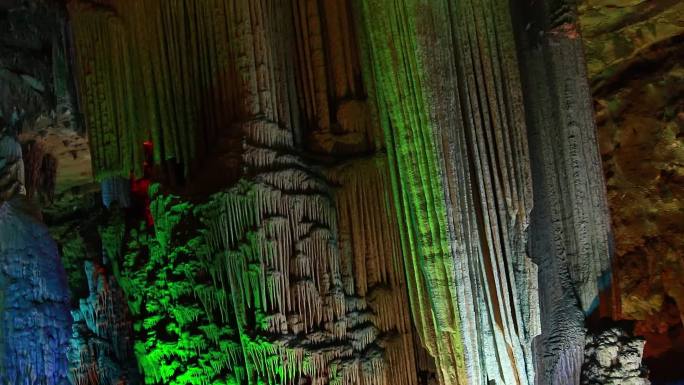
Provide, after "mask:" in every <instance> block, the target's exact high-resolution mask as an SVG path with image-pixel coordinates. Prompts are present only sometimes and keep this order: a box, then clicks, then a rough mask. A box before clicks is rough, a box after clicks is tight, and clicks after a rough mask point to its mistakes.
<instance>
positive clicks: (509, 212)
mask: <svg viewBox="0 0 684 385" xmlns="http://www.w3.org/2000/svg"><path fill="white" fill-rule="evenodd" d="M520 3H521V4H518V2H516V1H514V2H511V1H509V0H481V1H474V0H459V1H457V2H456V1H448V0H432V1H425V0H397V1H392V2H390V1H386V0H330V1H318V0H230V1H229V0H178V1H164V0H117V1H115V0H71V1H69V2H68V5H67V9H68V12H69V20H70V28H71V32H72V38H73V39H72V42H73V53H74V56H73V63H74V75H75V77H76V80H77V84H78V87H77V88H78V96H79V107H80V109H81V110H82V111H83V112H84V118H85V119H84V123H85V126H86V129H87V132H88V137H89V146H90V153H89V154H91V155H92V163H93V175H94V176H95V178H96V179H97V180H98V181H99V182H100V183H101V186H102V190H103V198H104V200H103V202H104V205H105V206H111V207H110V208H109V209H108V210H107V211H106V212H105V214H103V216H104V217H109V219H112V218H123V220H118V221H110V222H107V221H105V223H104V224H103V225H102V229H101V231H100V234H99V238H100V240H101V243H102V247H103V249H105V250H106V251H107V252H106V254H107V257H108V259H110V261H111V266H112V271H113V273H114V274H115V276H116V279H117V282H118V283H119V284H120V285H121V288H122V289H123V292H124V293H125V298H126V300H127V302H128V306H129V308H130V310H131V317H132V322H133V331H132V337H133V350H134V353H135V356H136V358H137V360H138V363H139V364H140V367H141V370H142V372H143V373H141V374H142V375H143V377H144V382H145V383H148V384H174V385H176V384H177V385H181V384H183V385H186V384H202V385H205V384H212V385H214V384H238V383H239V384H255V385H256V384H269V385H270V384H298V385H303V384H316V385H323V384H339V385H357V384H358V385H369V384H377V385H387V384H389V383H396V384H397V385H404V384H406V385H412V384H416V385H418V384H423V383H434V382H438V383H440V384H443V385H457V384H458V385H466V384H478V385H485V384H486V385H503V384H505V385H532V384H551V385H556V384H573V385H574V384H578V383H579V381H580V373H581V366H582V362H583V358H584V348H585V318H586V317H587V316H588V315H589V314H591V313H592V312H594V311H595V309H597V307H598V304H599V298H600V291H601V290H602V289H604V288H606V287H607V286H608V285H609V283H610V282H611V280H610V267H611V263H610V257H611V253H610V251H611V249H610V247H611V245H610V238H611V237H610V234H609V219H608V210H607V206H606V200H605V189H604V186H603V181H602V171H601V162H600V156H599V152H598V150H597V146H596V135H595V126H594V123H593V115H592V109H591V99H590V89H589V85H588V84H587V81H586V79H587V77H586V72H585V65H584V61H583V55H582V41H581V39H580V38H579V34H578V28H577V20H576V17H575V16H576V15H575V10H574V8H573V5H572V4H570V2H567V4H566V2H563V1H551V0H548V1H541V2H535V4H534V5H533V6H530V4H528V2H526V1H525V2H523V1H521V2H520ZM522 3H525V4H522ZM518 5H521V6H518ZM79 154H80V156H87V155H88V153H86V152H83V153H79ZM70 175H73V174H70ZM129 182H130V183H129ZM150 186H151V187H150ZM130 187H132V191H128V189H129V188H130ZM113 201H118V204H116V205H115V204H111V205H110V203H111V202H113ZM81 243H82V242H80V241H78V240H77V238H76V237H74V240H73V241H70V242H68V245H69V247H68V250H69V251H70V253H71V254H70V256H71V255H76V254H78V253H82V254H83V253H86V254H87V253H88V249H87V248H86V247H85V246H84V244H90V241H88V242H84V244H81ZM95 243H97V242H95ZM70 258H71V257H70ZM73 260H78V258H73ZM86 278H89V279H92V277H86ZM91 286H92V285H91ZM96 292H97V291H95V290H91V299H92V300H91V301H90V302H88V303H85V305H86V306H85V307H84V308H83V309H81V311H80V312H78V314H80V315H78V317H77V318H79V320H80V319H81V318H82V319H83V320H85V321H86V326H88V325H87V324H88V322H87V321H88V317H89V315H88V314H90V311H91V310H89V309H90V308H91V307H92V308H93V309H96V308H97V306H95V300H94V298H95V297H93V295H95V296H96V297H98V296H99V295H100V294H94V293H96ZM97 293H99V292H97ZM98 298H99V297H98ZM98 301H99V299H98ZM98 303H99V302H98ZM106 309H109V307H105V311H104V319H105V320H106V322H113V323H116V318H115V317H112V316H111V315H110V314H108V311H107V310H106ZM82 324H83V322H79V324H78V325H80V326H78V329H79V330H78V331H77V334H79V336H77V337H78V338H76V339H75V341H76V344H75V345H77V346H78V347H79V348H78V349H80V347H84V346H86V345H88V346H90V345H89V343H82V341H85V340H86V339H87V338H84V337H83V336H81V334H83V333H87V332H88V330H89V332H92V333H94V334H95V335H98V333H99V329H98V328H97V327H95V328H93V327H90V326H88V327H87V329H88V330H86V328H83V327H82V326H83V325H82ZM95 326H97V325H95ZM105 329H106V328H105ZM100 337H102V339H107V336H100ZM86 350H87V349H86ZM110 356H111V355H110ZM79 359H80V357H76V355H74V357H73V359H72V364H73V369H74V372H73V373H76V374H77V375H78V376H77V377H79V378H80V379H78V380H77V381H76V382H81V383H84V382H87V381H89V382H90V383H93V381H95V380H94V378H95V377H96V376H94V375H91V374H88V373H93V372H97V370H95V369H92V368H93V364H92V360H90V361H88V360H83V359H80V361H79ZM98 365H100V364H99V363H98ZM105 372H106V373H105V377H107V378H102V380H110V379H111V378H114V377H115V376H110V374H111V372H112V371H105ZM98 374H100V373H98Z"/></svg>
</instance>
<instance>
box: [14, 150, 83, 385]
mask: <svg viewBox="0 0 684 385" xmlns="http://www.w3.org/2000/svg"><path fill="white" fill-rule="evenodd" d="M1 139H2V140H1V141H0V143H2V150H1V151H0V161H6V160H14V161H17V162H21V151H20V149H19V153H18V154H19V158H18V159H17V158H16V155H17V152H16V151H7V149H8V148H11V147H12V146H10V145H9V144H11V143H12V139H10V138H7V137H4V138H1ZM14 144H15V148H16V146H18V144H17V143H16V142H14ZM13 157H14V159H13ZM8 171H10V170H8V168H6V167H4V166H3V167H0V174H5V172H8ZM5 175H10V179H14V180H15V181H16V178H17V175H16V173H13V172H10V173H8V174H5ZM0 309H1V312H0V328H1V329H0V359H1V361H0V383H3V384H5V383H6V384H13V385H14V384H16V385H65V384H66V374H67V360H66V347H67V339H68V337H69V335H68V329H69V325H70V323H71V317H70V315H69V298H68V288H67V283H66V274H65V273H64V269H63V268H62V267H61V263H60V260H59V255H58V253H57V247H56V245H55V243H54V241H53V240H52V238H51V237H50V235H49V234H48V231H47V228H46V227H45V226H44V225H43V224H42V223H41V222H40V221H39V220H38V219H37V218H36V217H35V216H34V215H33V213H32V209H31V207H30V204H29V202H28V201H26V200H25V198H24V197H23V196H21V195H16V194H12V196H11V197H9V200H7V201H0Z"/></svg>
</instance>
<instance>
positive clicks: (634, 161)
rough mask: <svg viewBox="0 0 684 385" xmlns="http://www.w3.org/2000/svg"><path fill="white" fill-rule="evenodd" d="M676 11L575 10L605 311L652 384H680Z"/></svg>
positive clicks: (683, 202) (673, 5)
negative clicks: (609, 233) (590, 100)
mask: <svg viewBox="0 0 684 385" xmlns="http://www.w3.org/2000/svg"><path fill="white" fill-rule="evenodd" d="M682 14H684V4H682V2H677V1H674V2H668V1H663V2H648V1H613V2H604V1H592V0H586V1H583V2H581V6H580V23H581V26H582V31H583V40H584V42H585V46H586V48H587V57H588V64H589V67H588V68H589V77H590V81H591V84H592V87H593V96H594V105H595V108H596V121H597V124H598V135H599V141H600V149H601V156H602V161H603V168H604V175H605V178H606V184H607V189H608V201H609V206H610V209H611V213H612V224H613V228H614V231H615V259H614V263H613V266H614V276H613V287H612V289H613V290H612V294H613V299H614V301H613V306H612V308H611V307H608V308H607V309H606V311H605V312H604V313H605V314H610V315H611V316H612V317H613V318H614V319H616V320H620V319H623V320H631V321H635V326H634V332H635V334H636V335H639V336H641V337H643V338H645V339H646V347H645V351H644V358H645V361H646V364H647V366H648V367H649V369H650V370H651V377H652V379H653V380H654V382H657V381H674V380H676V379H681V378H684V367H682V366H681V365H672V364H670V363H671V362H681V361H682V359H684V327H683V324H682V322H683V320H684V283H683V280H682V277H683V276H684V253H682V249H683V248H684V240H683V238H682V236H681V234H682V233H684V227H683V224H684V217H683V215H684V167H683V166H682V165H683V164H684V140H683V135H682V132H683V131H682V130H683V129H684V98H683V95H684V93H683V92H684V67H683V66H682V62H683V61H684V55H683V52H684V25H683V24H682V22H681V20H682Z"/></svg>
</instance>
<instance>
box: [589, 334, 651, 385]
mask: <svg viewBox="0 0 684 385" xmlns="http://www.w3.org/2000/svg"><path fill="white" fill-rule="evenodd" d="M644 344H645V341H644V339H643V338H634V337H631V336H629V335H628V334H627V333H626V332H625V331H624V330H622V329H620V328H611V329H608V330H606V331H603V332H601V333H597V334H592V333H589V334H587V345H586V347H585V355H584V367H583V368H582V381H581V384H582V385H598V384H601V385H649V384H650V383H651V382H650V381H649V380H647V379H646V374H647V370H646V368H645V367H644V366H642V365H641V358H642V356H643V353H644Z"/></svg>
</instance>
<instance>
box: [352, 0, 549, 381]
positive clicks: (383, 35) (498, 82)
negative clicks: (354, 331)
mask: <svg viewBox="0 0 684 385" xmlns="http://www.w3.org/2000/svg"><path fill="white" fill-rule="evenodd" d="M358 5H359V7H361V9H362V10H363V12H362V13H363V17H364V23H365V27H364V34H365V36H367V39H368V41H369V48H368V49H369V51H370V53H369V55H370V63H369V64H371V65H372V67H371V72H372V74H373V78H374V81H375V84H376V94H377V99H378V105H379V113H380V118H381V121H382V123H383V127H384V129H385V136H386V142H387V148H388V155H389V160H390V167H391V171H392V182H393V185H394V191H395V200H396V201H397V205H398V207H399V209H400V210H399V215H400V218H403V219H400V223H405V224H406V226H405V227H404V228H403V231H402V250H403V253H404V258H405V261H404V262H405V268H406V272H407V276H408V278H409V288H410V293H411V303H412V310H413V320H414V322H415V324H416V327H417V329H418V333H419V334H420V336H421V341H422V343H423V344H425V345H426V346H427V348H428V351H429V352H430V354H431V355H432V356H433V357H434V358H435V360H436V366H437V369H438V371H439V374H440V382H441V383H443V384H466V383H481V384H484V383H488V382H491V381H493V382H495V383H506V384H531V383H533V382H534V367H533V365H532V352H531V340H532V338H533V337H534V336H535V335H536V334H537V333H538V331H539V330H538V329H539V321H538V320H536V319H535V317H534V316H535V315H536V314H538V311H536V302H535V298H536V293H535V292H534V290H535V287H536V285H535V284H534V282H535V280H536V276H535V272H536V269H535V267H534V264H532V262H531V261H530V260H529V258H528V257H527V256H526V253H525V250H526V230H527V225H528V222H529V219H528V215H529V212H530V209H531V185H530V175H529V169H528V164H529V159H528V155H527V142H526V139H525V125H524V114H523V111H522V98H521V95H520V91H519V79H518V76H517V73H516V72H515V70H514V69H515V68H516V67H517V62H516V58H515V51H514V47H515V46H514V40H513V34H512V21H511V19H510V14H509V12H508V10H507V3H506V2H504V1H485V2H480V3H471V2H468V1H466V2H460V3H458V4H454V5H448V4H447V2H441V1H438V2H432V3H430V4H426V3H421V2H417V1H402V2H400V3H399V4H396V7H385V6H384V5H383V2H381V1H359V2H358ZM457 47H458V49H457Z"/></svg>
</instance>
